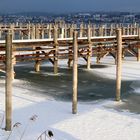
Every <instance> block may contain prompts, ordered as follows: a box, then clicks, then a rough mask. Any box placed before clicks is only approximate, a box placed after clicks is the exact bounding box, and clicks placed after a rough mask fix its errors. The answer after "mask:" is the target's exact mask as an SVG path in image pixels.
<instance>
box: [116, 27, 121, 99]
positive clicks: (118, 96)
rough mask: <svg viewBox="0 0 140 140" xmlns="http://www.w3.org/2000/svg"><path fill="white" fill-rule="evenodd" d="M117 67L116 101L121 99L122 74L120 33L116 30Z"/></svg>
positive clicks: (119, 30)
mask: <svg viewBox="0 0 140 140" xmlns="http://www.w3.org/2000/svg"><path fill="white" fill-rule="evenodd" d="M116 32H117V65H116V101H120V99H121V97H120V96H121V73H122V33H121V29H120V28H119V29H117V31H116Z"/></svg>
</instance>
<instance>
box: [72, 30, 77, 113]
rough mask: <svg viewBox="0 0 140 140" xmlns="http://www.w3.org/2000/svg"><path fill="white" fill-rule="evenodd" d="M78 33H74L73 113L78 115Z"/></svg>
mask: <svg viewBox="0 0 140 140" xmlns="http://www.w3.org/2000/svg"><path fill="white" fill-rule="evenodd" d="M77 38H78V32H77V31H74V33H73V99H72V113H73V114H76V113H77V85H78V70H77V63H78V43H77Z"/></svg>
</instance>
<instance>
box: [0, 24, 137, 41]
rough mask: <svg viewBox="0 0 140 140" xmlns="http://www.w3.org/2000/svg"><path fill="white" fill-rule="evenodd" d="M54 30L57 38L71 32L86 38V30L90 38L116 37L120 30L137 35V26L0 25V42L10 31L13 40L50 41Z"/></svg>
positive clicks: (67, 36)
mask: <svg viewBox="0 0 140 140" xmlns="http://www.w3.org/2000/svg"><path fill="white" fill-rule="evenodd" d="M54 28H56V30H57V36H58V38H72V35H73V31H74V30H77V31H78V37H80V38H82V37H87V36H88V29H89V28H90V30H91V37H98V36H116V29H117V28H121V30H122V35H138V34H139V25H138V24H128V25H127V26H123V25H121V24H110V25H95V24H88V25H87V24H81V25H76V24H8V25H2V24H1V25H0V40H3V39H4V37H5V33H6V32H7V31H8V30H11V33H12V37H13V39H14V40H17V39H19V40H23V39H44V38H45V39H52V38H53V37H54Z"/></svg>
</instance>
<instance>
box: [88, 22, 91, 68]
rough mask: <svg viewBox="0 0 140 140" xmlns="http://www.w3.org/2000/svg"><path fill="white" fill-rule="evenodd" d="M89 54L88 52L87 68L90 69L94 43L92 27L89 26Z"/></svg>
mask: <svg viewBox="0 0 140 140" xmlns="http://www.w3.org/2000/svg"><path fill="white" fill-rule="evenodd" d="M88 43H89V45H88V54H87V69H90V65H91V55H92V54H91V53H92V44H91V28H90V25H89V26H88Z"/></svg>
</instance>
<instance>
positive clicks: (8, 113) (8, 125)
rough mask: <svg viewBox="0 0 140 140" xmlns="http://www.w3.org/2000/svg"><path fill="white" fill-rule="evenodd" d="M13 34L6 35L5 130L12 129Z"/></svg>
mask: <svg viewBox="0 0 140 140" xmlns="http://www.w3.org/2000/svg"><path fill="white" fill-rule="evenodd" d="M12 77H13V64H12V33H10V32H8V33H7V35H6V84H5V92H6V93H5V117H6V118H5V130H6V131H11V129H12Z"/></svg>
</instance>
